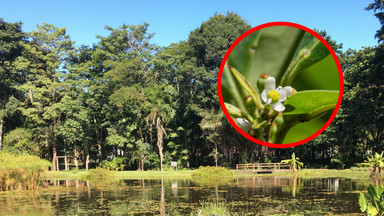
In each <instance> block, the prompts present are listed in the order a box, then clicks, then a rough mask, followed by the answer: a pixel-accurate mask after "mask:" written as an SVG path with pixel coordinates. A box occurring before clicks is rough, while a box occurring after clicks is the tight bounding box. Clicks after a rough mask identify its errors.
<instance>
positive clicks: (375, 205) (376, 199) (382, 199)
mask: <svg viewBox="0 0 384 216" xmlns="http://www.w3.org/2000/svg"><path fill="white" fill-rule="evenodd" d="M383 192H384V189H383V187H382V186H380V185H376V186H375V187H374V186H372V185H369V186H368V197H369V200H367V199H366V198H365V195H364V194H363V193H360V197H359V204H360V210H361V211H362V212H366V214H367V215H369V216H371V215H372V216H374V215H382V214H384V194H383Z"/></svg>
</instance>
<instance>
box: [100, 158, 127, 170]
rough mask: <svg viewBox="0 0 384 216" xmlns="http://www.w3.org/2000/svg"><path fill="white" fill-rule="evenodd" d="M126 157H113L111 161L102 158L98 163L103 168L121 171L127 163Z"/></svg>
mask: <svg viewBox="0 0 384 216" xmlns="http://www.w3.org/2000/svg"><path fill="white" fill-rule="evenodd" d="M127 160H128V158H126V157H114V158H113V159H112V161H109V160H103V161H102V162H101V163H100V166H101V167H102V168H104V169H108V170H112V171H119V169H120V170H121V171H123V170H124V167H125V165H126V164H127Z"/></svg>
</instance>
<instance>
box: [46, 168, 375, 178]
mask: <svg viewBox="0 0 384 216" xmlns="http://www.w3.org/2000/svg"><path fill="white" fill-rule="evenodd" d="M234 171H235V170H234ZM193 172H194V170H172V171H163V172H161V171H116V172H112V176H114V177H116V178H122V179H164V178H169V179H188V178H191V174H192V173H193ZM86 173H87V171H85V170H79V171H77V172H74V171H72V170H67V171H54V172H53V171H50V172H47V175H46V177H45V178H46V179H81V178H82V176H84V175H85V174H86ZM294 175H297V176H298V177H303V178H336V177H343V178H351V179H366V178H369V171H366V170H358V169H357V170H351V169H345V170H335V169H302V170H300V171H298V172H297V173H296V174H292V173H291V172H276V173H272V174H253V173H249V172H248V173H245V172H236V171H235V177H239V178H241V177H257V176H294Z"/></svg>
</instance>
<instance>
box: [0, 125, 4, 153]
mask: <svg viewBox="0 0 384 216" xmlns="http://www.w3.org/2000/svg"><path fill="white" fill-rule="evenodd" d="M2 148H3V121H2V120H0V150H1V149H2Z"/></svg>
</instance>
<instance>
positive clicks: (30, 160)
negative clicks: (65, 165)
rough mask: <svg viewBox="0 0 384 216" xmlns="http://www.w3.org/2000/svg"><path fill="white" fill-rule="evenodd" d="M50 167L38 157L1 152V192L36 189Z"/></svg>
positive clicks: (49, 164)
mask: <svg viewBox="0 0 384 216" xmlns="http://www.w3.org/2000/svg"><path fill="white" fill-rule="evenodd" d="M50 166H52V165H51V163H50V162H48V161H46V160H43V159H40V158H39V157H37V156H32V155H13V154H9V153H2V152H0V191H8V190H34V189H36V188H37V187H38V186H39V185H40V183H41V180H42V177H43V175H44V173H45V172H46V171H47V170H48V168H49V167H50Z"/></svg>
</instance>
